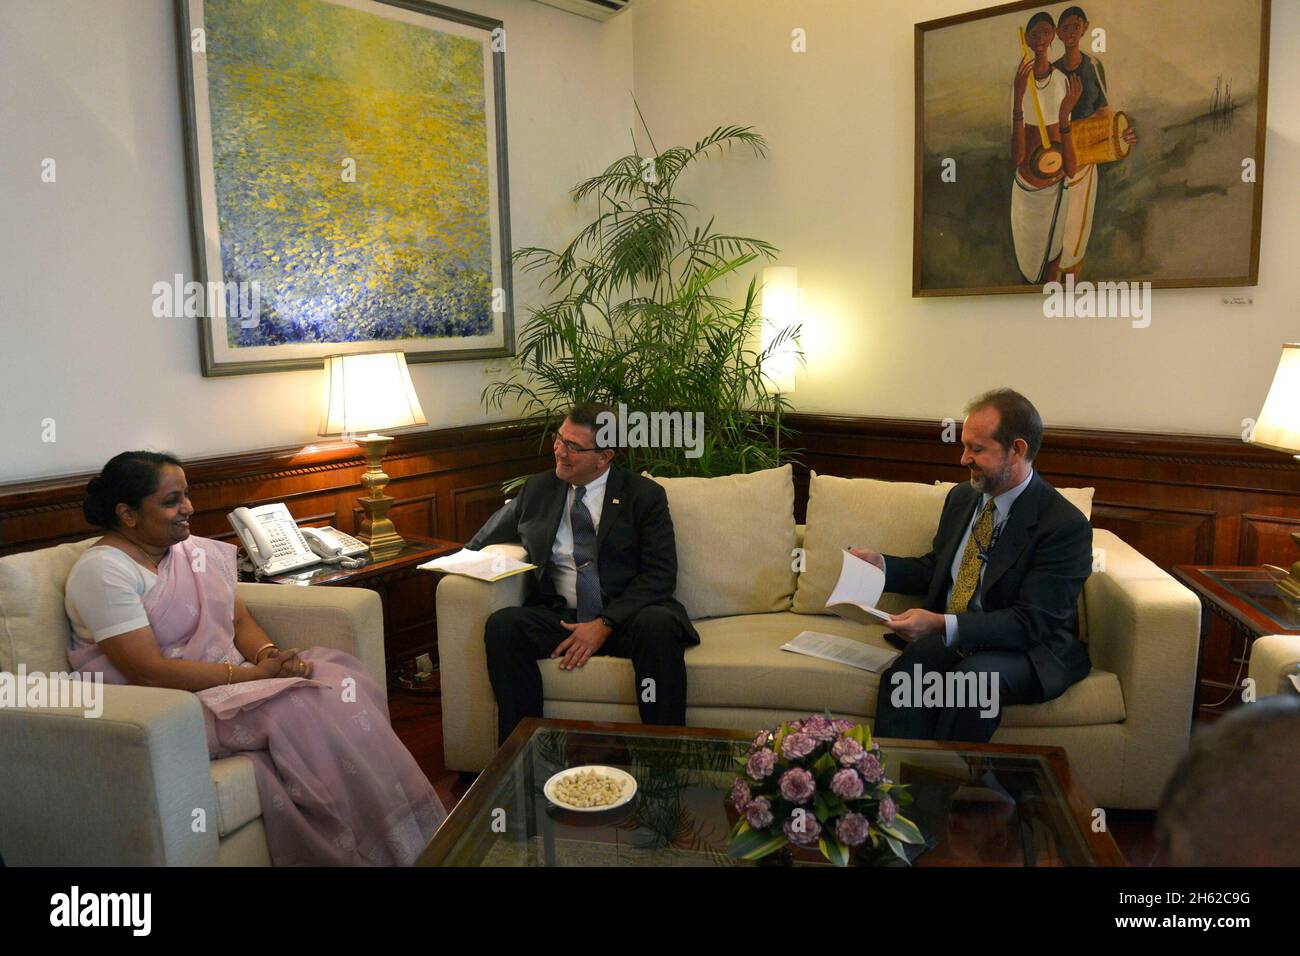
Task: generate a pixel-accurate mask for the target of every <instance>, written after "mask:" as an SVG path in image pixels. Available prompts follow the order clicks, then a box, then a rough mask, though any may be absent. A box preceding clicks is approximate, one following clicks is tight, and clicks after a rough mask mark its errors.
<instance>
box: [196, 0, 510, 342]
mask: <svg viewBox="0 0 1300 956" xmlns="http://www.w3.org/2000/svg"><path fill="white" fill-rule="evenodd" d="M204 27H205V30H206V34H207V40H206V43H207V54H208V57H207V63H208V70H207V76H208V87H209V94H208V102H209V109H210V113H211V129H212V149H213V158H212V164H213V174H214V175H213V180H214V186H215V193H216V203H217V217H218V223H219V226H220V237H221V262H222V271H223V279H224V280H225V281H226V282H254V281H255V282H257V283H258V288H259V289H260V307H259V314H258V316H257V322H256V325H255V326H254V327H250V328H245V327H244V325H245V324H250V325H251V324H252V323H248V322H244V323H241V321H240V316H238V315H232V316H231V317H230V318H229V319H228V320H227V323H226V337H227V341H228V343H229V345H230V346H231V347H252V346H268V345H271V346H274V345H298V344H307V343H334V342H368V341H374V342H388V341H400V340H403V339H415V338H428V337H433V338H452V337H454V338H460V339H464V338H469V337H477V336H484V335H488V334H490V333H491V332H492V331H493V320H494V314H493V312H492V289H493V282H492V274H493V273H492V265H493V263H492V241H493V239H492V223H491V204H490V198H491V197H490V183H489V176H490V175H491V172H492V169H491V162H490V157H489V152H488V133H489V130H488V117H487V112H486V109H485V77H484V51H483V45H482V43H481V42H480V41H478V40H475V39H471V38H467V37H462V36H456V35H453V34H450V33H443V32H440V31H438V30H436V29H430V28H427V27H421V26H416V25H413V24H409V23H400V22H397V21H395V20H392V19H388V18H385V17H382V16H377V15H375V14H372V13H367V12H365V11H363V10H358V9H350V8H347V7H342V6H337V5H334V4H331V3H326V2H322V0H275V2H274V3H267V2H265V0H207V3H206V4H205V5H204Z"/></svg>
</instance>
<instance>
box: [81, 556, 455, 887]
mask: <svg viewBox="0 0 1300 956" xmlns="http://www.w3.org/2000/svg"><path fill="white" fill-rule="evenodd" d="M235 579H236V570H235V548H234V547H232V546H231V545H229V544H225V543H223V542H220V541H212V540H210V539H207V538H196V537H193V536H191V537H190V538H188V539H186V540H185V541H182V542H181V543H180V544H176V545H173V546H172V548H171V550H170V551H169V552H168V553H167V554H166V555H165V556H164V557H163V559H162V561H161V563H160V564H159V565H158V581H157V583H155V584H154V586H153V588H151V589H150V591H149V593H148V594H146V595H145V598H144V610H145V614H146V615H147V616H148V618H149V625H150V627H151V628H152V629H153V633H154V637H156V638H157V640H158V646H159V647H160V648H161V649H162V653H163V656H165V657H172V658H182V659H184V660H191V661H209V662H214V663H218V664H224V663H230V664H234V665H236V666H241V665H244V664H245V660H244V658H243V656H242V655H241V654H240V653H239V651H238V649H237V648H236V647H235V642H234V613H235ZM301 656H302V659H303V660H306V661H310V662H311V663H312V678H311V679H310V680H307V679H304V678H301V677H293V678H273V679H267V680H254V681H245V682H242V683H238V684H229V685H222V686H218V687H211V688H208V689H207V690H202V691H199V692H198V694H197V696H198V698H199V700H200V702H201V703H202V704H203V717H204V722H205V724H206V725H207V731H208V749H209V752H210V753H211V755H212V756H213V757H222V756H229V755H230V754H232V753H242V754H244V755H245V756H247V757H249V758H250V759H252V761H253V766H254V768H255V770H256V777H257V792H258V796H259V797H260V798H261V804H262V822H263V825H264V826H265V827H266V839H267V843H268V845H269V847H270V852H271V859H272V861H273V862H274V863H275V865H276V866H304V865H305V866H322V865H324V866H343V865H379V866H383V865H399V866H407V865H410V864H411V863H413V862H415V860H416V858H417V857H418V856H419V855H420V854H421V853H422V852H423V851H424V848H425V847H426V846H427V845H428V843H429V840H430V839H431V838H432V837H433V833H434V831H435V830H436V829H437V828H438V825H439V824H440V823H441V822H442V821H443V819H444V817H445V816H446V811H444V810H443V807H442V804H441V802H439V800H438V797H437V795H436V794H435V793H434V792H433V787H431V786H430V785H429V781H428V779H427V778H426V777H425V776H424V774H423V773H422V772H421V770H420V768H419V766H418V765H417V764H416V763H415V760H414V759H413V758H412V757H411V755H410V753H409V752H408V751H407V749H406V748H405V747H404V746H403V745H402V742H401V741H400V740H398V739H397V735H396V734H394V733H393V730H392V726H391V725H390V724H389V720H388V701H387V699H386V698H385V696H384V692H383V689H382V688H381V687H380V686H379V685H378V684H376V683H375V681H374V679H373V678H372V677H371V676H370V675H369V674H368V673H367V672H366V670H365V668H364V667H363V665H362V664H361V662H360V661H358V660H357V659H356V658H354V657H352V656H350V655H348V654H345V653H343V652H342V651H335V650H329V649H326V648H320V647H313V648H310V649H308V650H306V651H303V653H302V655H301ZM68 659H69V661H70V662H71V664H72V666H73V667H74V668H75V669H76V670H78V671H92V672H93V671H98V672H100V673H102V674H103V675H104V680H105V681H106V682H108V683H118V684H125V683H127V680H126V678H125V677H123V676H122V674H121V673H120V672H119V671H118V670H117V669H116V668H115V667H113V665H112V663H110V662H109V660H108V658H107V657H105V655H104V653H103V651H101V650H100V649H99V648H98V647H96V646H93V645H92V646H89V647H77V648H74V649H73V650H71V651H69V652H68Z"/></svg>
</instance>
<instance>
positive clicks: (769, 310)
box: [759, 266, 799, 395]
mask: <svg viewBox="0 0 1300 956" xmlns="http://www.w3.org/2000/svg"><path fill="white" fill-rule="evenodd" d="M759 314H760V315H761V316H762V320H763V332H762V338H761V347H762V350H763V354H765V355H767V357H766V358H765V359H764V360H763V375H764V377H765V378H767V380H768V383H769V385H770V387H771V389H772V390H773V391H774V392H779V393H781V394H785V395H788V394H789V393H790V392H793V391H794V369H795V362H796V361H797V359H798V351H799V346H798V343H796V342H795V340H794V338H793V337H790V338H787V339H786V340H785V341H784V342H782V343H781V344H780V345H778V346H777V347H776V349H775V351H773V352H772V353H771V354H768V349H770V348H771V347H772V344H773V343H774V342H775V341H776V339H777V337H778V336H780V334H781V333H782V332H783V331H785V330H786V329H787V328H789V327H791V326H794V325H797V324H798V323H799V270H798V269H796V268H795V267H794V266H769V267H768V268H766V269H764V270H763V300H762V305H760V306H759Z"/></svg>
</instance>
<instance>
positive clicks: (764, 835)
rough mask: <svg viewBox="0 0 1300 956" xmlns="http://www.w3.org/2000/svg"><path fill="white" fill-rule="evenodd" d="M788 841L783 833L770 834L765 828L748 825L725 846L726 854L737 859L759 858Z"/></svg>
mask: <svg viewBox="0 0 1300 956" xmlns="http://www.w3.org/2000/svg"><path fill="white" fill-rule="evenodd" d="M788 842H789V841H788V840H786V838H785V834H784V833H778V834H777V835H776V836H772V835H771V834H770V833H768V832H767V830H755V829H753V828H752V827H750V828H749V829H747V830H745V831H744V832H743V833H741V834H740V835H739V836H737V837H736V838H735V839H734V840H732V841H731V844H730V845H729V846H728V847H727V856H730V857H732V858H734V859H737V860H759V859H762V858H763V857H765V856H767V855H768V854H769V853H773V852H775V851H777V850H779V849H781V847H783V846H785V845H786V843H788Z"/></svg>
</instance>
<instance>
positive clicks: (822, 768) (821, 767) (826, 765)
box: [812, 753, 839, 777]
mask: <svg viewBox="0 0 1300 956" xmlns="http://www.w3.org/2000/svg"><path fill="white" fill-rule="evenodd" d="M838 766H839V761H837V760H836V759H835V758H834V757H832V756H831V755H830V754H829V753H824V754H822V755H821V756H820V757H819V758H818V759H817V762H816V763H815V764H813V765H812V772H813V776H816V777H820V776H822V775H823V774H825V773H828V772H829V773H834V772H835V768H836V767H838Z"/></svg>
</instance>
